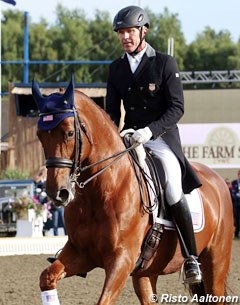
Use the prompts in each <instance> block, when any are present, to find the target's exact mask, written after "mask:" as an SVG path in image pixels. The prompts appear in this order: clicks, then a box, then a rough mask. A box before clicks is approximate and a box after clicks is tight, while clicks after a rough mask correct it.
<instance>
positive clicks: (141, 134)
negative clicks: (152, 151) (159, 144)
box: [132, 127, 152, 144]
mask: <svg viewBox="0 0 240 305" xmlns="http://www.w3.org/2000/svg"><path fill="white" fill-rule="evenodd" d="M151 137H152V132H151V130H150V128H149V127H145V128H142V129H138V130H136V131H135V132H134V134H133V135H132V139H133V140H134V141H135V142H138V143H140V144H145V143H146V142H148V141H149V140H150V139H151Z"/></svg>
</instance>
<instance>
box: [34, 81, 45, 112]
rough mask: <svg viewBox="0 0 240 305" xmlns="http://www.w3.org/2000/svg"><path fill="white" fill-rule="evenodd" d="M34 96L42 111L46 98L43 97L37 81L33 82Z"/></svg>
mask: <svg viewBox="0 0 240 305" xmlns="http://www.w3.org/2000/svg"><path fill="white" fill-rule="evenodd" d="M32 95H33V98H34V100H35V102H36V104H37V106H38V108H39V110H41V108H42V104H43V103H42V101H43V100H44V97H43V96H42V93H41V92H40V89H39V85H38V83H37V82H36V81H35V79H33V80H32Z"/></svg>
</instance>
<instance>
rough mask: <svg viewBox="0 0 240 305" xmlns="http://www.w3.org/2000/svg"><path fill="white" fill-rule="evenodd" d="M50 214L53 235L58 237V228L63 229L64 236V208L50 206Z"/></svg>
mask: <svg viewBox="0 0 240 305" xmlns="http://www.w3.org/2000/svg"><path fill="white" fill-rule="evenodd" d="M51 213H52V222H53V235H54V236H58V235H59V231H58V228H59V227H60V226H62V227H63V230H64V234H65V235H66V234H67V232H66V229H65V223H64V207H63V206H61V207H56V206H55V205H54V204H52V207H51Z"/></svg>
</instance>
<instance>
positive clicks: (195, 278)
mask: <svg viewBox="0 0 240 305" xmlns="http://www.w3.org/2000/svg"><path fill="white" fill-rule="evenodd" d="M188 263H192V264H193V265H195V268H196V274H194V275H192V276H189V277H188V276H187V274H186V271H187V268H186V265H187V264H188ZM199 266H200V263H199V262H198V260H197V257H196V256H194V255H190V256H189V257H187V258H185V259H184V261H183V264H182V268H181V276H182V282H183V284H190V285H193V284H199V283H201V281H202V272H201V270H200V267H199Z"/></svg>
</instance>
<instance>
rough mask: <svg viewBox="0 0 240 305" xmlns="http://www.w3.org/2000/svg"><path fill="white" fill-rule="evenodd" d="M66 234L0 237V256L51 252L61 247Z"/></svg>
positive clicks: (53, 252)
mask: <svg viewBox="0 0 240 305" xmlns="http://www.w3.org/2000/svg"><path fill="white" fill-rule="evenodd" d="M67 239H68V237H67V236H44V237H30V238H28V237H23V238H20V237H9V238H4V237H3V238H0V256H10V255H37V254H52V255H54V254H55V253H56V252H57V251H58V250H60V249H61V248H63V246H64V245H65V243H66V242H67Z"/></svg>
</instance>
